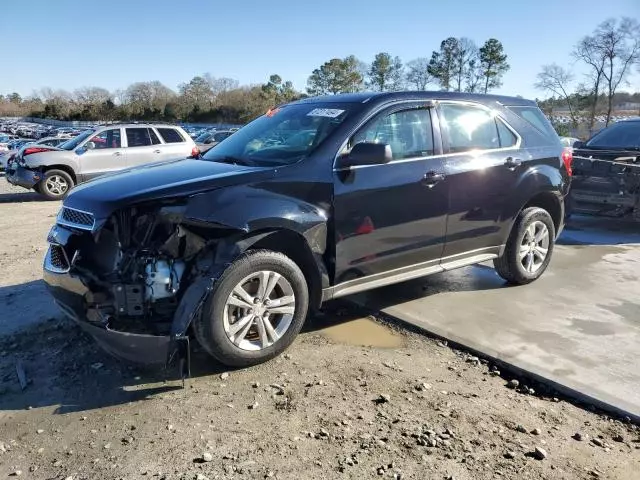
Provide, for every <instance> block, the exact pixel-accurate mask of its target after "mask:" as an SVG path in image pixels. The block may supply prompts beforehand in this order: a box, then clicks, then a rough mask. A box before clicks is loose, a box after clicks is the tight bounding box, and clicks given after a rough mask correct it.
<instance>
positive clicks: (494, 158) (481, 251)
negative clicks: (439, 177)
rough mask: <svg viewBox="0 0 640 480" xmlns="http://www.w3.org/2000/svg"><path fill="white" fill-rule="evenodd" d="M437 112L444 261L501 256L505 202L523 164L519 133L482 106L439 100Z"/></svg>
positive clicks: (497, 115) (514, 185)
mask: <svg viewBox="0 0 640 480" xmlns="http://www.w3.org/2000/svg"><path fill="white" fill-rule="evenodd" d="M437 108H438V115H439V118H440V125H441V130H442V143H443V149H444V152H445V157H444V159H445V162H444V169H445V176H446V178H447V182H448V186H449V215H448V216H447V242H446V245H445V249H444V253H443V260H442V261H443V263H447V262H451V261H457V260H462V261H464V259H466V258H467V257H469V258H474V259H476V260H478V257H479V256H483V255H484V256H487V255H492V254H497V253H498V252H499V250H500V244H501V243H502V242H503V241H504V239H503V238H502V236H503V235H502V232H503V227H504V225H505V223H506V222H509V221H510V219H508V218H503V214H504V211H505V202H506V201H508V200H509V199H510V198H512V192H513V190H514V189H515V188H516V185H517V181H518V177H519V176H520V172H521V170H522V169H523V168H524V167H523V166H522V165H521V163H522V162H523V161H524V160H526V159H524V158H522V155H521V151H520V149H519V146H520V143H521V140H520V137H519V135H518V134H517V133H516V131H515V130H514V129H513V128H511V127H510V126H508V125H507V124H506V122H505V121H504V120H503V119H502V118H501V116H500V115H499V114H497V113H496V112H495V111H493V110H491V109H489V108H488V107H485V106H483V105H479V104H474V103H463V102H444V101H443V102H439V103H438V107H437Z"/></svg>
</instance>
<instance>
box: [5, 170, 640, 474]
mask: <svg viewBox="0 0 640 480" xmlns="http://www.w3.org/2000/svg"><path fill="white" fill-rule="evenodd" d="M15 192H20V190H16V189H9V188H8V186H7V185H6V183H5V182H4V180H3V179H1V178H0V228H1V230H0V231H1V232H2V234H1V235H0V267H2V270H3V273H4V275H3V276H2V278H0V308H1V310H0V478H5V477H8V476H20V478H33V479H71V478H72V479H74V480H79V479H121V478H122V479H134V478H156V479H162V478H165V479H200V480H204V479H207V478H208V479H214V478H220V479H226V478H229V479H232V478H238V479H241V478H280V479H289V478H291V479H294V478H295V479H300V478H305V479H307V478H309V479H314V478H319V479H328V478H358V479H361V478H395V479H398V478H415V479H425V478H428V479H447V478H455V479H458V480H460V479H489V478H491V479H494V478H508V479H523V478H531V479H540V478H547V479H556V478H565V479H587V478H607V479H610V478H615V479H637V478H638V474H637V472H638V469H639V468H640V431H639V430H638V428H637V426H634V425H631V424H628V423H624V422H621V421H618V420H614V419H610V418H607V417H606V416H604V415H601V414H598V413H595V412H592V411H590V410H588V409H583V408H580V407H579V406H576V405H573V404H571V403H570V402H568V401H566V400H564V399H562V398H554V395H555V394H554V393H553V392H545V391H544V388H542V387H540V386H539V385H531V384H529V385H525V384H527V383H528V382H527V380H526V379H519V384H518V385H517V387H516V388H510V387H515V382H510V381H511V380H513V378H511V377H510V376H509V374H508V373H506V372H502V373H500V372H497V371H495V367H494V366H492V365H490V364H486V362H484V361H481V360H479V359H477V358H476V357H473V356H470V355H468V354H466V353H464V352H460V351H456V350H453V349H451V348H449V347H448V346H447V345H446V344H445V343H442V342H440V341H437V340H434V339H430V338H426V337H424V336H422V335H418V334H416V333H412V332H408V331H405V330H402V329H400V328H399V327H397V326H395V325H388V324H386V323H384V322H381V321H379V320H375V319H361V315H360V314H359V312H357V311H355V310H354V309H353V308H351V307H345V306H343V305H332V306H330V307H329V309H328V310H327V311H326V312H325V313H324V314H323V315H321V316H318V317H316V318H313V319H310V321H309V322H308V325H307V327H306V331H305V332H304V333H303V334H302V335H300V337H299V338H298V340H297V341H296V342H295V343H294V345H293V347H292V348H291V349H289V351H288V353H287V354H286V355H284V356H281V357H279V358H277V359H275V360H274V361H271V362H269V363H267V364H264V365H260V366H257V367H253V368H250V369H246V370H238V371H225V370H224V369H222V367H221V366H220V365H218V364H216V363H215V362H213V361H211V360H210V359H209V358H208V357H206V355H204V354H202V353H201V352H200V351H199V350H198V348H197V346H196V347H195V349H196V352H195V353H194V356H193V367H192V378H191V379H189V380H187V382H186V384H185V388H182V383H181V382H180V381H178V380H176V379H175V376H176V372H173V371H170V372H167V373H164V372H159V371H153V370H149V369H141V368H138V367H133V366H131V365H128V364H125V363H122V362H119V361H117V360H114V359H112V358H111V357H109V356H107V355H106V354H105V353H103V352H102V351H101V350H99V349H98V348H97V347H96V346H95V345H94V343H93V342H92V341H91V340H90V339H88V338H87V337H86V336H85V335H84V334H82V333H81V332H80V331H79V330H78V329H77V327H75V326H74V325H73V324H71V323H70V322H68V321H66V320H64V319H62V318H61V316H60V314H59V313H58V312H57V310H56V309H55V308H54V306H53V305H52V302H51V300H50V298H49V297H48V295H47V293H46V291H45V290H44V288H43V286H42V283H41V281H40V280H39V278H40V268H41V267H40V265H41V261H42V256H43V255H44V248H45V237H46V233H47V231H48V229H49V226H50V225H51V223H52V222H53V221H54V219H53V216H54V215H55V213H56V211H57V209H58V208H59V205H58V204H56V203H51V202H41V201H38V200H37V199H36V198H35V196H34V195H32V194H29V193H15ZM23 200H26V201H23ZM368 344H373V345H376V346H367V345H368ZM16 364H19V365H20V366H21V367H22V368H23V369H24V372H25V373H26V377H27V382H28V384H27V385H26V388H25V389H24V390H22V389H21V387H20V383H19V380H18V376H17V374H16Z"/></svg>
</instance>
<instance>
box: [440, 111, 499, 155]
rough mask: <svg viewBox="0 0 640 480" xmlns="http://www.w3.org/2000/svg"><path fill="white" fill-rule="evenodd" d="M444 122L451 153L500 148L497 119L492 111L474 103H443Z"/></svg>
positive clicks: (441, 112)
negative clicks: (475, 105)
mask: <svg viewBox="0 0 640 480" xmlns="http://www.w3.org/2000/svg"><path fill="white" fill-rule="evenodd" d="M440 114H441V117H442V119H441V121H442V124H443V126H444V128H445V130H446V131H447V133H448V135H449V151H450V152H451V153H459V152H468V151H471V150H490V149H494V148H500V136H499V135H498V127H497V125H496V120H495V118H494V116H493V115H491V113H490V112H488V111H487V110H485V109H483V108H479V107H474V106H473V105H457V104H446V103H444V104H442V105H441V106H440Z"/></svg>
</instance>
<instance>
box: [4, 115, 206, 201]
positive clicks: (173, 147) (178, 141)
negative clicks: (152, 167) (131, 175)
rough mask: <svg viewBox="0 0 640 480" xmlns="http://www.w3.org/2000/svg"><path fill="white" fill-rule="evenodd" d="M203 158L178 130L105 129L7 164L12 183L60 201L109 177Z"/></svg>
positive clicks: (36, 148)
mask: <svg viewBox="0 0 640 480" xmlns="http://www.w3.org/2000/svg"><path fill="white" fill-rule="evenodd" d="M199 153H200V152H199V150H198V147H196V144H195V143H194V142H193V140H192V139H191V138H190V137H189V135H187V133H186V132H185V131H184V130H183V129H182V128H180V127H178V126H176V125H170V124H153V125H152V124H138V123H134V124H122V125H120V124H118V125H105V126H101V127H99V128H96V129H92V130H87V131H85V132H83V133H81V134H80V135H78V136H77V137H75V138H73V139H70V140H68V141H66V142H64V143H62V144H60V145H59V146H58V147H51V146H46V145H27V146H25V147H23V148H22V149H21V150H20V151H19V152H18V153H17V154H16V155H15V156H14V157H13V158H12V159H11V160H10V161H8V163H7V180H8V181H9V183H12V184H14V185H18V186H21V187H24V188H28V189H34V190H35V191H36V192H38V193H40V194H42V195H44V196H45V197H47V198H49V199H51V200H57V199H61V198H63V197H64V196H65V195H66V194H67V193H68V192H69V190H71V189H72V188H73V187H74V185H76V184H78V183H82V182H86V181H88V180H91V179H93V178H95V177H98V176H100V175H104V174H106V173H112V172H116V171H118V170H124V169H126V168H130V167H135V166H138V165H143V164H146V163H155V162H162V161H168V160H176V159H180V158H186V157H189V156H198V155H199Z"/></svg>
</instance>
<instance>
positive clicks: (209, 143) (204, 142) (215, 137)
mask: <svg viewBox="0 0 640 480" xmlns="http://www.w3.org/2000/svg"><path fill="white" fill-rule="evenodd" d="M231 135H233V132H232V131H231V130H213V131H209V132H205V133H203V134H201V135H200V136H198V137H196V139H195V140H194V141H195V142H196V145H197V146H198V148H199V149H200V153H204V152H206V151H208V150H209V149H210V148H213V147H215V146H216V145H217V144H219V143H220V142H221V141H223V140H224V139H225V138H227V137H230V136H231Z"/></svg>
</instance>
